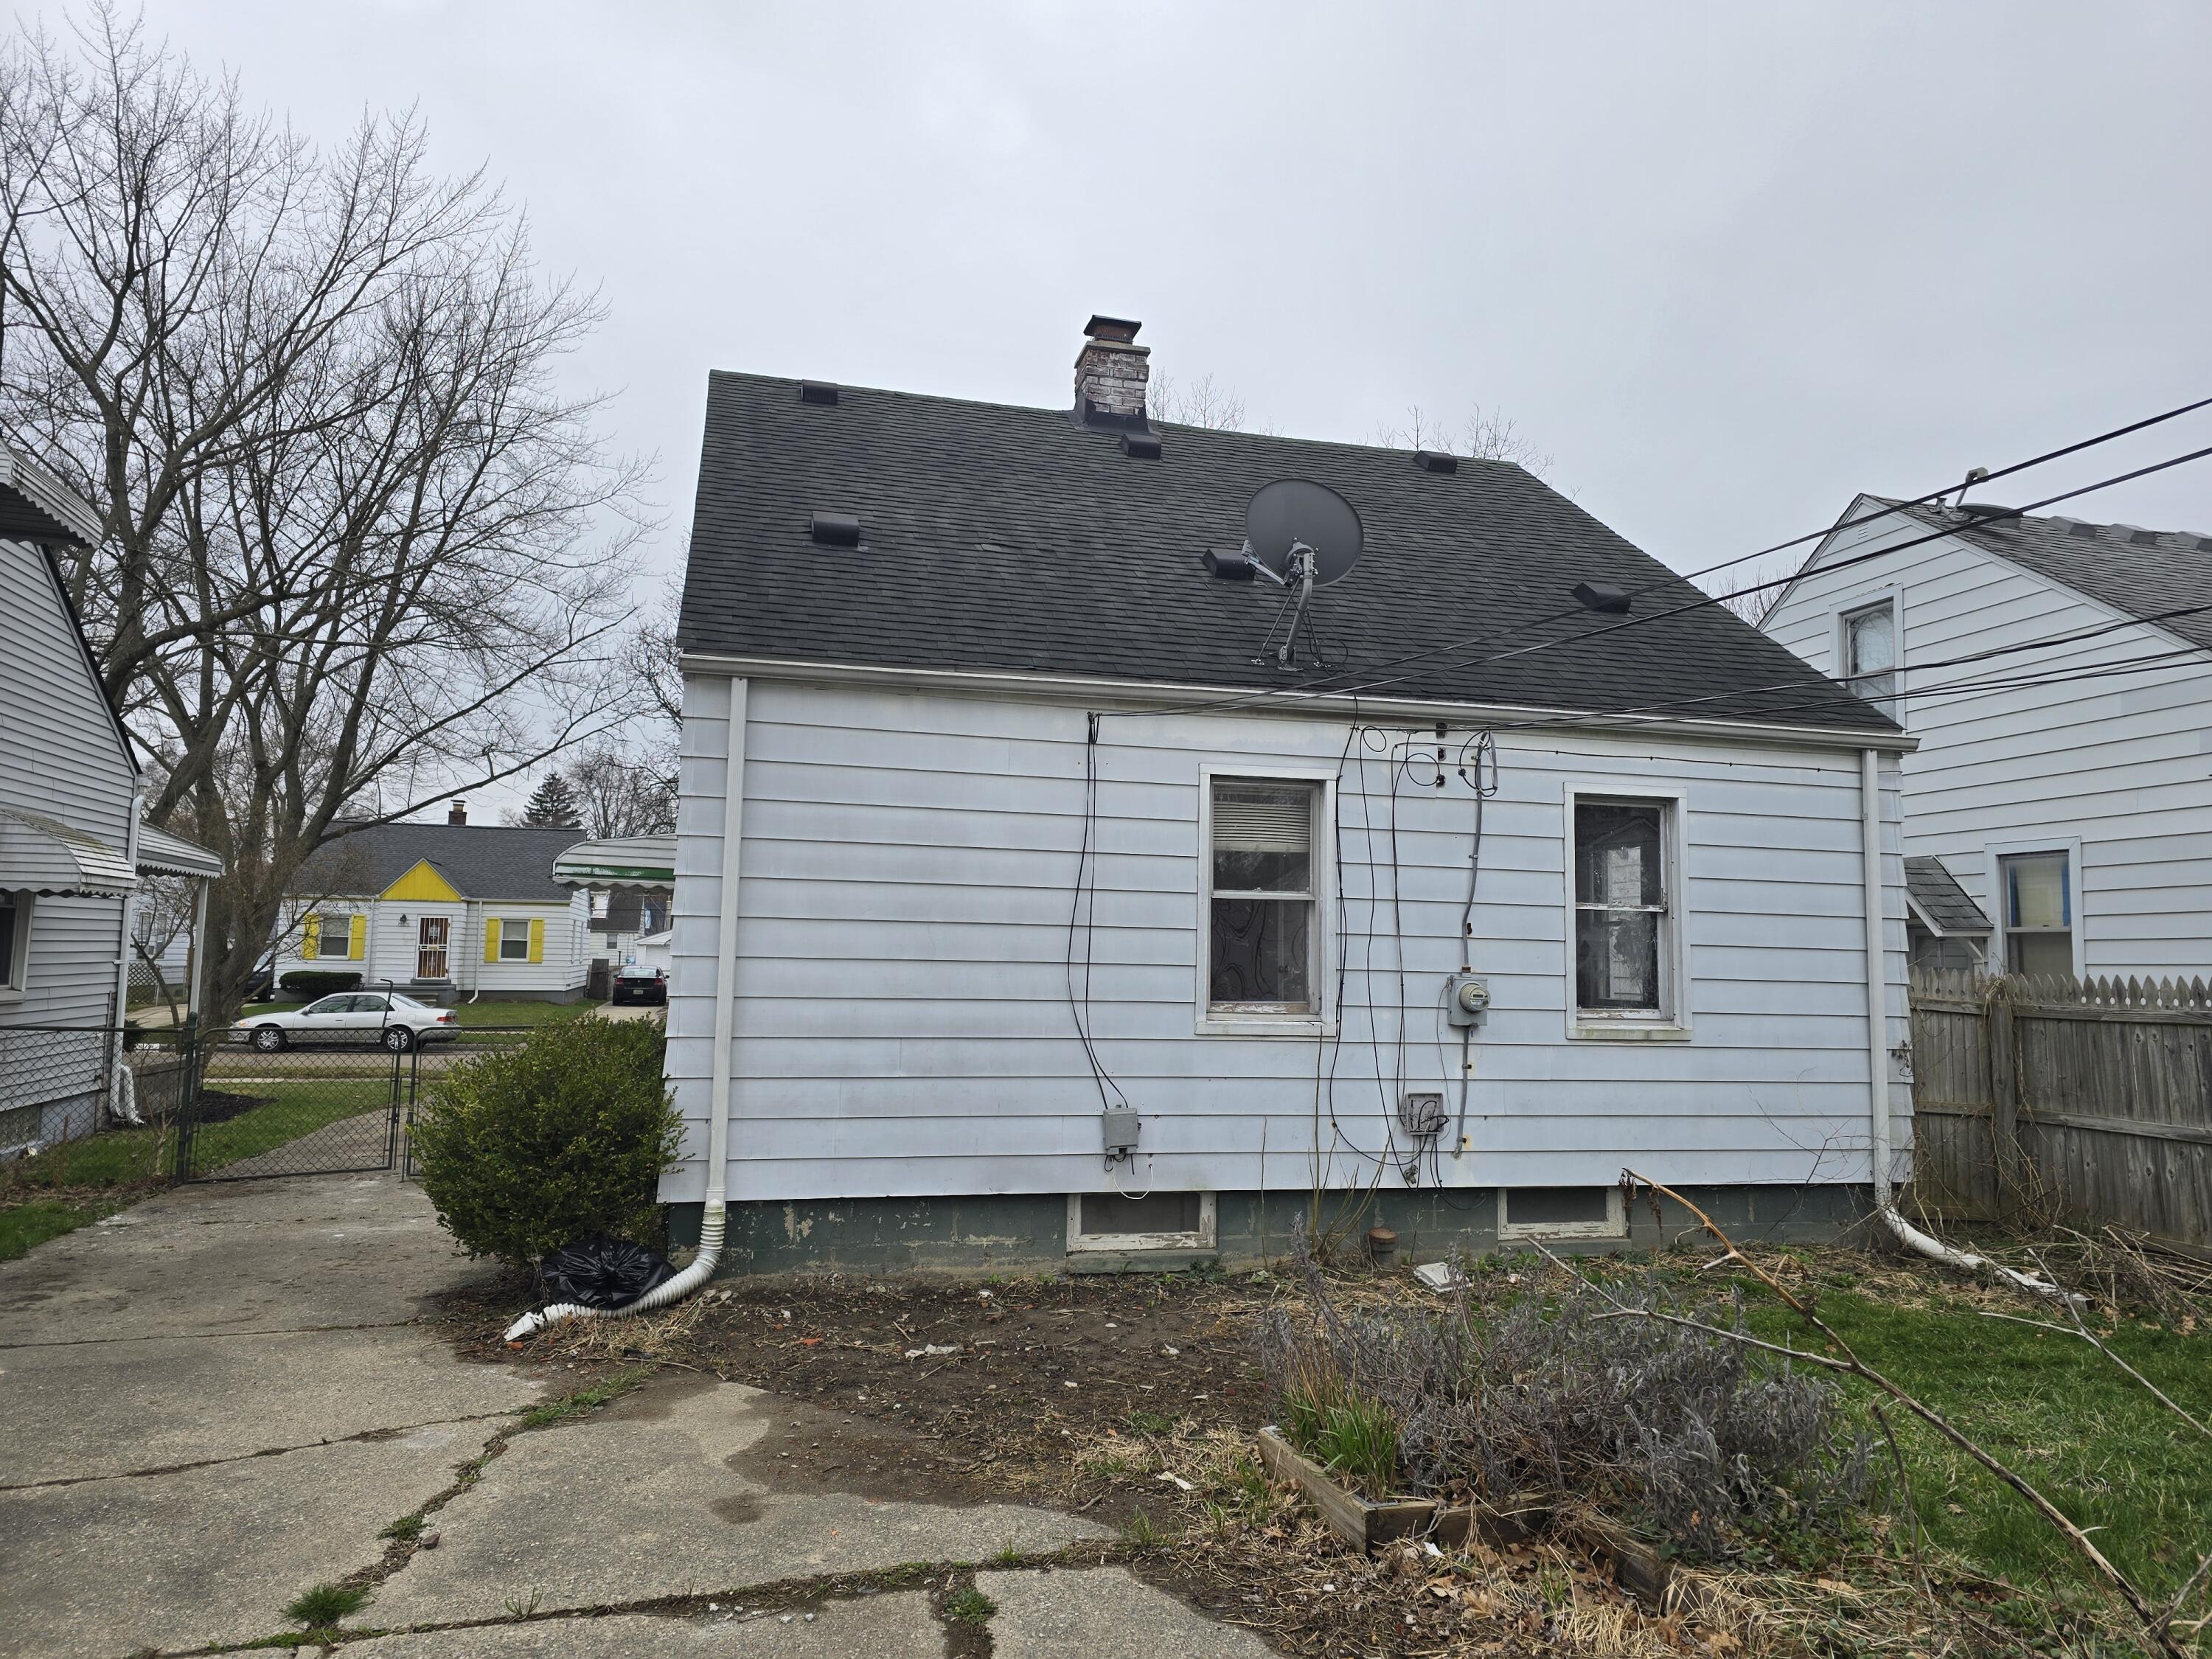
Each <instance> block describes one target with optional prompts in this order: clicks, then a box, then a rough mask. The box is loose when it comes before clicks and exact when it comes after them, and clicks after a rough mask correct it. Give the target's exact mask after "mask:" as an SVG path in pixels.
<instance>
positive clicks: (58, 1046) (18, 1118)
mask: <svg viewBox="0 0 2212 1659" xmlns="http://www.w3.org/2000/svg"><path fill="white" fill-rule="evenodd" d="M528 1035H529V1029H528V1028H520V1027H513V1028H510V1027H499V1028H483V1027H477V1028H470V1027H461V1028H459V1029H458V1030H455V1031H454V1032H453V1035H452V1036H443V1035H441V1036H440V1037H438V1038H435V1039H433V1040H430V1041H428V1042H422V1043H420V1044H410V1045H408V1046H406V1047H403V1048H392V1047H388V1046H386V1042H385V1041H384V1040H383V1039H384V1037H385V1036H386V1033H382V1032H376V1033H371V1034H368V1036H364V1037H362V1038H359V1039H354V1040H347V1039H344V1038H337V1039H328V1038H323V1039H319V1038H316V1037H312V1036H294V1037H292V1038H291V1039H290V1040H289V1041H287V1042H284V1043H283V1045H282V1046H278V1047H273V1048H272V1047H270V1046H267V1044H266V1042H265V1039H264V1042H259V1043H257V1042H256V1041H255V1040H254V1033H253V1032H252V1031H251V1030H246V1029H242V1028H231V1029H228V1030H222V1029H218V1030H207V1031H199V1030H194V1029H193V1028H191V1026H189V1025H187V1026H185V1027H182V1028H176V1029H167V1030H163V1029H155V1030H131V1029H126V1030H117V1029H115V1028H112V1027H106V1026H94V1027H66V1028H64V1027H58V1026H39V1027H27V1026H17V1027H5V1028H0V1159H9V1160H13V1161H18V1164H19V1170H23V1171H26V1172H27V1170H28V1166H29V1165H30V1164H37V1165H39V1166H40V1170H39V1173H40V1175H41V1176H43V1177H44V1182H43V1184H48V1185H67V1184H72V1183H73V1182H74V1183H76V1184H95V1185H103V1186H118V1185H129V1184H131V1183H135V1182H144V1181H152V1180H164V1179H167V1180H178V1181H246V1180H255V1179H260V1178H264V1177H269V1176H300V1175H336V1174H344V1173H348V1172H355V1171H366V1170H389V1169H392V1168H393V1167H395V1166H396V1165H397V1166H402V1167H404V1169H405V1171H406V1173H407V1174H408V1175H409V1176H412V1175H413V1174H414V1173H415V1171H414V1169H413V1163H412V1159H411V1158H410V1156H409V1154H408V1152H407V1149H406V1126H407V1124H408V1123H409V1122H410V1121H411V1119H412V1117H413V1114H414V1111H415V1109H416V1105H417V1103H418V1102H421V1101H424V1100H427V1099H428V1097H429V1096H430V1094H431V1093H432V1092H433V1091H435V1087H436V1085H437V1082H438V1079H440V1078H441V1077H442V1076H444V1075H446V1074H447V1073H448V1072H450V1071H451V1070H452V1068H453V1067H455V1066H460V1065H464V1064H465V1063H466V1062H467V1061H468V1060H471V1058H473V1057H475V1056H477V1055H479V1054H489V1053H493V1052H495V1051H497V1050H500V1049H502V1048H508V1047H511V1046H513V1044H515V1043H518V1042H521V1041H522V1040H523V1039H524V1038H526V1036H528ZM118 1062H119V1063H118Z"/></svg>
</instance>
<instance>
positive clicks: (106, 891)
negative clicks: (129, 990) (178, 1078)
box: [0, 450, 222, 1155]
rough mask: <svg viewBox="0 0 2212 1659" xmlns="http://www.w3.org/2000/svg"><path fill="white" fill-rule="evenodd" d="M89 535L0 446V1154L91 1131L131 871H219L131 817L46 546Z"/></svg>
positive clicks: (136, 805)
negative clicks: (36, 1143)
mask: <svg viewBox="0 0 2212 1659" xmlns="http://www.w3.org/2000/svg"><path fill="white" fill-rule="evenodd" d="M99 536H100V518H99V515H98V514H97V513H94V511H93V510H92V509H91V508H90V507H88V506H86V505H85V503H84V502H83V501H81V500H79V499H78V498H77V497H76V496H75V495H72V494H70V491H69V490H68V489H65V488H64V486H63V485H62V484H60V483H58V481H56V480H55V479H54V478H52V477H50V476H49V475H48V474H46V472H45V471H43V470H42V469H40V468H39V467H37V466H35V465H33V464H31V463H30V462H28V461H26V460H24V459H21V457H19V456H15V455H11V454H9V453H7V452H5V451H4V450H0V1155H5V1154H6V1153H7V1152H11V1151H14V1150H16V1149H19V1148H21V1147H22V1146H27V1145H29V1144H32V1143H35V1142H40V1141H52V1140H58V1139H69V1138H70V1137H73V1136H76V1135H80V1134H85V1133H90V1132H91V1131H92V1130H93V1129H94V1128H96V1127H99V1120H100V1110H101V1106H102V1103H104V1102H107V1101H109V1100H111V1098H112V1093H111V1090H112V1077H113V1076H114V1074H115V1072H116V1068H117V1067H118V1064H119V1055H120V1053H121V1049H120V1045H119V1042H118V1037H117V1033H118V1028H119V1027H120V1026H121V1024H122V1006H123V1000H124V994H125V975H126V973H127V960H128V955H129V951H128V945H129V939H130V937H131V926H132V920H131V896H132V894H133V892H134V891H135V890H136V889H137V886H138V884H139V877H140V876H141V875H143V874H146V873H149V872H161V873H164V874H174V875H186V876H191V877H195V878H198V880H199V882H200V884H201V886H200V891H202V892H203V893H204V884H205V882H206V881H207V880H208V879H210V878H213V877H215V876H216V875H219V874H221V873H222V864H221V862H220V861H219V860H216V858H215V857H214V855H213V854H210V853H207V852H205V851H204V850H203V849H201V848H196V847H192V846H191V845H189V844H188V843H186V842H181V841H179V840H177V839H176V838H175V837H173V836H164V835H162V834H161V833H160V832H159V831H157V830H155V829H153V828H152V827H151V826H142V825H141V824H140V823H139V811H140V799H139V793H138V782H139V780H138V769H137V763H136V761H135V760H134V759H133V757H132V756H131V746H130V743H129V741H128V739H127V738H125V735H124V731H123V727H122V725H121V722H120V721H118V720H117V718H116V715H115V711H114V709H113V708H112V705H111V704H110V703H109V702H108V701H107V698H106V694H105V693H104V692H103V691H102V690H101V688H100V675H99V670H98V667H97V665H96V664H95V662H94V658H93V653H92V649H91V647H90V646H89V645H88V643H87V641H86V640H85V637H84V633H83V630H82V628H81V627H80V626H79V625H78V621H77V617H76V612H75V611H74V609H73V608H72V607H71V605H70V599H69V593H68V590H67V588H66V587H65V586H64V584H63V580H62V576H61V572H60V570H59V569H58V568H57V566H56V563H55V561H54V558H53V556H52V553H51V552H50V551H49V550H50V549H51V548H52V547H55V546H58V545H69V546H75V547H79V548H82V547H88V546H91V545H92V544H94V543H95V542H96V541H97V540H98V539H99ZM197 914H198V917H199V919H200V920H201V921H204V917H205V910H204V906H203V907H200V908H198V913H197ZM186 977H187V978H190V977H191V975H189V974H188V975H186ZM116 1109H118V1110H120V1111H123V1112H125V1115H128V1107H127V1105H125V1104H124V1103H120V1102H118V1103H117V1106H116Z"/></svg>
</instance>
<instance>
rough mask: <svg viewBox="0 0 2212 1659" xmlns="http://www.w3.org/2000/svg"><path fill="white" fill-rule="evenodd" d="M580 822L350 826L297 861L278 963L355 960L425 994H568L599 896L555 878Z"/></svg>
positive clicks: (371, 972) (561, 997)
mask: <svg viewBox="0 0 2212 1659" xmlns="http://www.w3.org/2000/svg"><path fill="white" fill-rule="evenodd" d="M584 839H586V836H585V834H584V831H583V830H581V829H539V828H535V827H527V828H513V827H509V826H507V825H504V824H477V823H468V822H467V818H466V812H465V809H464V808H462V807H460V806H459V805H456V806H455V807H454V809H453V815H452V817H450V818H449V819H448V820H447V822H446V823H376V824H364V825H362V826H361V827H360V828H358V829H348V830H345V831H344V832H343V834H341V835H340V836H338V838H337V839H336V840H334V841H332V842H328V843H326V844H325V846H323V847H322V848H319V850H318V851H317V852H316V853H315V854H314V856H313V858H311V859H309V860H307V863H306V864H305V865H304V866H301V872H300V876H299V878H298V881H297V884H296V890H295V892H294V893H293V894H292V895H290V896H289V897H288V899H287V900H286V902H285V909H284V913H283V921H282V922H281V925H280V931H279V933H278V935H277V942H276V973H277V975H278V976H279V978H281V977H282V976H283V975H285V974H288V973H290V972H292V971H293V970H294V969H326V970H328V969H335V970H337V971H340V972H343V971H346V970H348V969H351V970H353V971H355V972H357V973H359V974H360V975H361V976H362V984H364V985H376V986H381V985H389V986H391V987H392V988H393V989H395V990H398V991H404V992H405V993H406V994H408V995H410V996H413V997H417V998H420V999H421V1000H424V1001H426V1002H428V1001H456V1000H469V999H471V998H477V997H483V998H510V997H512V998H523V999H527V1000H546V1001H554V1002H572V1001H574V1000H575V999H576V998H578V997H580V996H581V995H582V994H583V993H584V981H585V975H586V969H587V968H588V966H589V964H590V960H591V953H592V933H591V897H590V895H589V894H588V893H587V892H586V891H584V890H580V889H577V888H571V887H564V886H562V885H560V884H557V883H556V882H555V881H554V879H553V860H554V859H555V858H556V857H557V856H559V854H562V852H564V851H566V850H567V849H568V848H570V847H573V846H574V845H575V844H576V843H577V842H580V841H583V840H584Z"/></svg>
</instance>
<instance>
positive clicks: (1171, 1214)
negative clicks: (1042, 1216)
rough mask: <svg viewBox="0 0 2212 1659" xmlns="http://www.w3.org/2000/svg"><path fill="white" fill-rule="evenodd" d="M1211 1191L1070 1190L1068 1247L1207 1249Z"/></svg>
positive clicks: (1210, 1232)
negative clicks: (1120, 1191) (1078, 1191)
mask: <svg viewBox="0 0 2212 1659" xmlns="http://www.w3.org/2000/svg"><path fill="white" fill-rule="evenodd" d="M1213 1238H1214V1225H1213V1194H1212V1193H1158V1192H1155V1193H1146V1194H1142V1195H1140V1196H1137V1197H1132V1196H1130V1195H1128V1194H1124V1193H1070V1194H1068V1197H1067V1248H1068V1250H1069V1252H1070V1253H1071V1254H1073V1253H1075V1252H1078V1251H1082V1250H1210V1249H1212V1248H1213Z"/></svg>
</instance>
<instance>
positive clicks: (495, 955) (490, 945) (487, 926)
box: [484, 916, 499, 962]
mask: <svg viewBox="0 0 2212 1659" xmlns="http://www.w3.org/2000/svg"><path fill="white" fill-rule="evenodd" d="M484 960H485V961H486V962H497V961H498V960H499V918H498V917H497V916H486V917H485V918H484Z"/></svg>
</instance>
